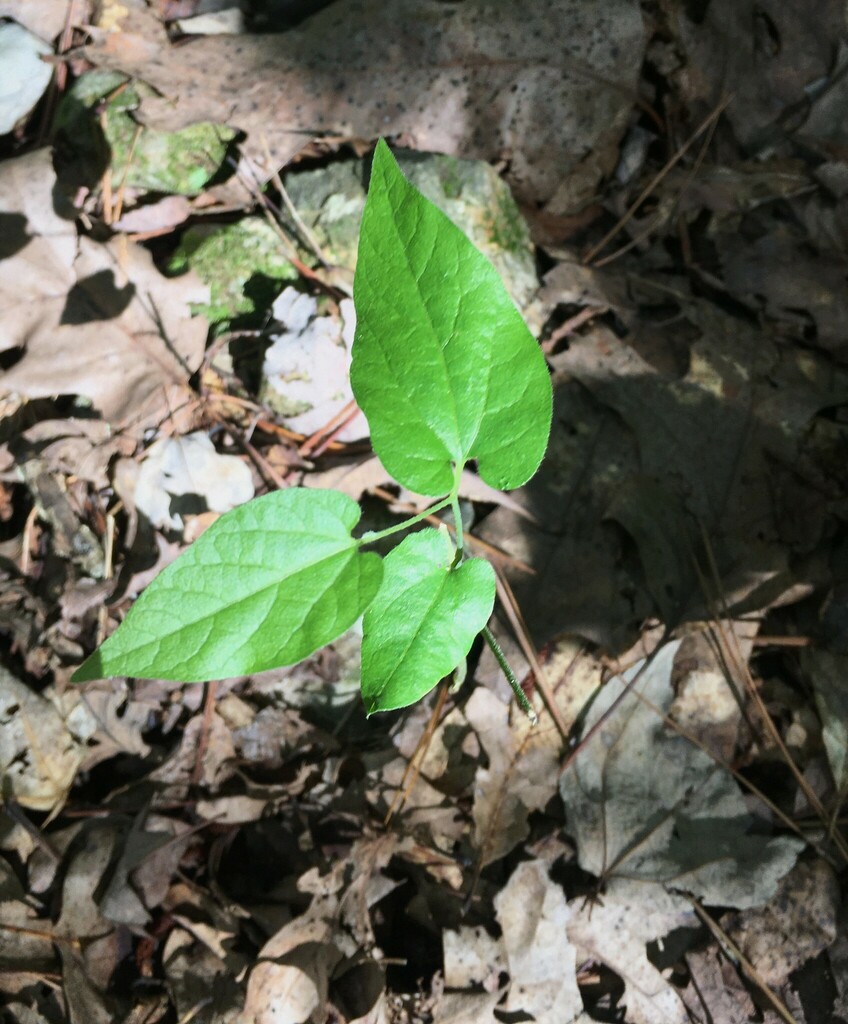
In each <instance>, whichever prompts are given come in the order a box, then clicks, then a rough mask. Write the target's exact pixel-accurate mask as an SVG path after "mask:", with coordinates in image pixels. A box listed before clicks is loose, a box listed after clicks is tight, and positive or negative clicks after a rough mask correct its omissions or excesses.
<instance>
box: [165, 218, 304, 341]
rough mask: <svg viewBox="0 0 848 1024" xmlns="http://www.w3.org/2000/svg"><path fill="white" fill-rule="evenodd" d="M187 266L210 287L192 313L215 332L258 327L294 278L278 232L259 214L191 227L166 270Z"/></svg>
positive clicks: (296, 275) (177, 270)
mask: <svg viewBox="0 0 848 1024" xmlns="http://www.w3.org/2000/svg"><path fill="white" fill-rule="evenodd" d="M189 268H190V269H191V270H193V271H194V272H195V273H196V274H197V275H198V277H199V278H200V279H201V281H203V282H204V284H207V285H208V286H209V291H210V295H211V299H210V302H209V305H208V306H201V307H198V308H197V309H196V312H199V313H203V315H204V316H206V317H207V319H208V320H209V322H210V323H212V324H213V325H215V326H216V327H217V328H218V330H222V329H226V328H229V327H233V326H237V327H259V326H261V325H262V323H263V321H264V320H265V316H266V313H267V311H268V310H269V309H270V308H271V305H272V303H273V301H274V299H275V298H276V297H277V295H279V293H280V291H281V289H282V288H283V286H284V285H285V284H286V283H287V282H291V281H296V280H297V279H298V273H297V271H296V270H295V268H294V267H293V266H292V265H291V263H289V262H288V260H287V259H286V258H285V256H284V255H283V253H282V247H281V244H280V239H279V238H278V237H277V234H276V232H275V231H274V230H273V228H272V227H271V226H270V225H269V224H268V223H267V222H266V221H264V220H261V219H260V218H258V217H245V218H244V219H242V220H240V221H239V222H238V223H236V224H226V225H223V226H214V227H211V226H207V225H199V226H197V227H192V228H189V229H188V231H186V232H185V233H184V235H183V237H182V239H181V241H180V245H179V247H178V248H177V250H176V252H175V253H174V255H173V257H172V258H171V261H170V263H169V265H168V269H169V271H170V272H171V273H182V272H183V271H185V270H188V269H189Z"/></svg>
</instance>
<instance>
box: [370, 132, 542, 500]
mask: <svg viewBox="0 0 848 1024" xmlns="http://www.w3.org/2000/svg"><path fill="white" fill-rule="evenodd" d="M354 303H355V305H356V316H357V325H356V338H355V341H354V346H353V365H352V367H351V382H352V384H353V391H354V394H355V395H356V399H357V401H358V403H359V405H360V407H361V408H362V410H363V412H364V413H365V415H366V417H367V418H368V423H369V426H370V428H371V440H372V443H373V446H374V450H375V451H376V452H377V454H378V455H379V456H380V459H381V460H382V462H383V464H384V465H385V467H386V468H387V469H388V470H389V472H391V473H392V475H393V476H394V477H395V479H396V480H398V481H399V482H400V483H402V484H404V485H405V486H406V487H409V488H411V489H412V490H415V491H418V492H419V493H421V494H433V495H435V494H443V493H446V492H447V491H449V490H450V488H451V486H452V484H453V478H454V470H453V466H454V465H459V466H462V465H464V464H465V462H466V461H467V460H469V459H477V461H478V468H479V472H480V475H481V476H482V477H483V479H484V480H485V481H486V482H487V483H489V484H491V485H492V486H493V487H498V488H501V489H509V488H512V487H519V486H520V485H521V484H523V483H524V482H525V481H526V480H528V479H529V478H530V477H531V476H532V475H533V473H535V471H536V469H537V468H538V466H539V463H540V461H541V459H542V455H543V454H544V451H545V446H546V445H547V441H548V433H549V430H550V423H551V384H550V378H549V376H548V371H547V368H546V366H545V360H544V358H543V356H542V353H541V350H540V349H539V346H538V345H537V344H536V342H535V340H534V338H533V336H532V335H531V334H530V331H529V330H528V329H527V326H526V325H525V323H524V321H523V319H522V318H521V314H520V313H519V312H518V310H517V309H516V308H515V305H514V304H513V302H512V299H511V298H510V297H509V294H508V293H507V291H506V289H505V288H504V285H503V283H502V281H501V279H500V277H499V276H498V273H497V271H496V270H495V269H494V267H493V266H492V265H491V263H490V262H489V261H488V260H487V259H486V258H485V256H483V255H482V253H480V252H479V251H478V250H477V249H476V248H475V247H474V246H473V245H472V244H471V242H469V240H468V239H467V238H466V237H465V235H464V234H463V233H462V232H461V231H460V230H459V228H457V227H456V226H455V225H454V224H453V223H451V221H450V220H449V219H448V218H447V217H446V216H445V215H444V214H443V213H442V212H441V210H439V209H438V208H437V207H436V206H434V205H433V204H432V203H431V202H430V201H429V200H428V199H425V198H424V196H422V195H421V194H420V193H419V192H418V191H417V190H416V189H415V188H413V186H412V185H410V184H409V182H408V181H407V180H406V178H404V176H403V174H402V173H401V171H400V169H399V168H398V166H397V163H396V162H395V159H394V157H393V156H392V155H391V153H390V152H389V149H388V146H386V144H385V143H384V142H382V141H381V142H380V143H379V144H378V145H377V150H376V152H375V154H374V162H373V166H372V170H371V185H370V188H369V192H368V201H367V203H366V205H365V212H364V214H363V217H362V231H361V233H360V241H359V256H358V260H357V265H356V278H355V281H354Z"/></svg>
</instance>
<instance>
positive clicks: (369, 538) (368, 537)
mask: <svg viewBox="0 0 848 1024" xmlns="http://www.w3.org/2000/svg"><path fill="white" fill-rule="evenodd" d="M453 501H454V495H453V494H449V495H448V496H447V498H443V499H442V500H441V501H438V502H436V504H435V505H431V506H430V508H428V509H425V510H424V511H423V512H419V513H418V515H417V516H413V517H412V518H411V519H404V521H403V522H402V523H395V525H394V526H390V527H388V529H385V530H377V531H376V532H375V531H374V530H369V531H368V533H363V534H362V536H361V537H360V538H359V540H358V541H357V543H358V544H375V543H376V542H377V541H378V540H382V539H383V538H384V537H391V535H392V534H393V533H400V531H401V530H408V529H409V527H410V526H415V524H416V523H420V522H421V520H422V519H426V518H427V516H432V515H434V513H436V512H441V510H442V509H443V508H447V507H448V505H450V504H451V503H452V502H453Z"/></svg>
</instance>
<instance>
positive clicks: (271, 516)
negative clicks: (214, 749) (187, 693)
mask: <svg viewBox="0 0 848 1024" xmlns="http://www.w3.org/2000/svg"><path fill="white" fill-rule="evenodd" d="M358 520H359V506H358V505H357V504H356V502H354V501H352V500H351V499H350V498H347V497H345V495H343V494H340V493H338V492H337V491H317V490H316V491H310V490H304V489H301V488H292V489H291V490H287V491H276V492H274V493H273V494H268V495H265V496H264V497H262V498H258V499H256V500H255V501H252V502H249V503H248V504H246V505H242V506H241V507H239V508H237V509H234V510H233V511H232V512H228V513H227V514H226V515H225V516H222V517H221V519H219V520H218V521H217V522H216V523H214V524H213V525H212V526H211V527H210V528H209V529H208V530H207V531H206V533H204V534H203V535H202V536H201V537H200V538H199V540H197V541H195V543H194V544H192V546H191V547H190V548H188V550H187V551H185V552H184V553H183V554H182V555H181V556H180V557H179V558H178V559H177V560H176V562H174V563H173V564H172V565H169V566H168V568H167V569H165V570H164V571H163V572H162V573H161V574H160V575H159V576H157V577H156V579H155V580H154V581H153V582H152V583H151V584H150V586H149V587H148V588H147V589H146V590H145V591H144V593H143V594H142V595H141V597H139V599H138V600H137V601H136V603H135V604H134V605H133V607H132V609H131V611H130V613H129V615H128V616H127V618H126V620H125V621H124V623H123V624H122V625H121V627H120V628H119V629H118V630H117V631H116V632H115V633H114V634H113V635H112V636H111V637H110V638H109V639H108V640H107V641H106V643H105V644H103V646H102V647H100V648H99V650H97V651H95V652H94V654H92V656H91V657H90V658H89V659H88V661H86V662H85V663H84V664H83V665H82V666H81V667H80V668H79V669H78V670H77V672H76V673H75V675H74V677H73V678H74V681H76V682H81V681H83V680H86V679H100V678H102V677H104V676H140V677H142V678H148V679H149V678H154V679H173V680H178V681H181V682H193V681H201V680H207V679H223V678H227V677H229V676H239V675H247V674H249V673H252V672H261V671H263V670H265V669H269V668H276V667H278V666H280V665H293V664H295V663H296V662H298V661H300V660H301V659H303V658H305V657H307V656H308V655H309V654H312V653H313V651H316V650H318V648H320V647H323V646H324V645H325V644H327V643H329V642H330V641H331V640H333V639H335V638H336V637H337V636H339V635H340V634H341V633H343V632H344V631H345V630H346V629H348V628H349V627H350V626H351V625H352V624H353V623H354V622H355V621H356V619H358V618H359V616H360V615H361V614H362V612H363V611H364V609H365V608H366V607H367V605H368V604H369V602H370V601H371V600H372V598H373V597H374V595H375V594H376V592H377V589H378V587H379V585H380V580H381V578H382V563H381V560H380V557H379V556H378V555H376V554H373V553H366V554H363V553H361V552H360V551H359V550H358V548H357V546H356V542H355V541H354V540H353V538H352V537H351V533H350V531H351V530H352V529H353V527H354V526H355V525H356V523H357V522H358Z"/></svg>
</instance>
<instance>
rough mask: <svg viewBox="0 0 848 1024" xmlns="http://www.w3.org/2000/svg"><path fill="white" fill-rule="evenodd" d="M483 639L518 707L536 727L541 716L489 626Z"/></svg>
mask: <svg viewBox="0 0 848 1024" xmlns="http://www.w3.org/2000/svg"><path fill="white" fill-rule="evenodd" d="M483 639H484V640H485V641H486V643H487V644H488V645H489V647H490V648H491V649H492V654H494V656H495V660H496V661H497V663H498V664H499V665H500V667H501V671H502V672H503V674H504V675H505V676H506V681H507V682H508V683H509V685H510V686H511V687H512V692H513V693H514V694H515V699H516V700H517V701H518V706H519V707H520V708H521V710H522V711H523V712H524V714H525V715H527V717H528V718H529V719H530V724H531V725H536V724H537V723H538V721H539V716H538V715H537V714H536V712H535V711H534V710H533V705H532V704H531V703H530V701H529V700H528V699H527V694H526V693H525V692H524V691H523V690H522V689H521V683H519V681H518V680H517V679H516V678H515V673H514V672H513V671H512V668H511V667H510V664H509V662H508V661H507V660H506V655H505V654H504V652H503V649H502V648H501V645H500V644H499V643H498V642H497V640H495V638H494V635H493V634H492V631H491V630H490V629H489V627H488V626H484V627H483Z"/></svg>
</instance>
